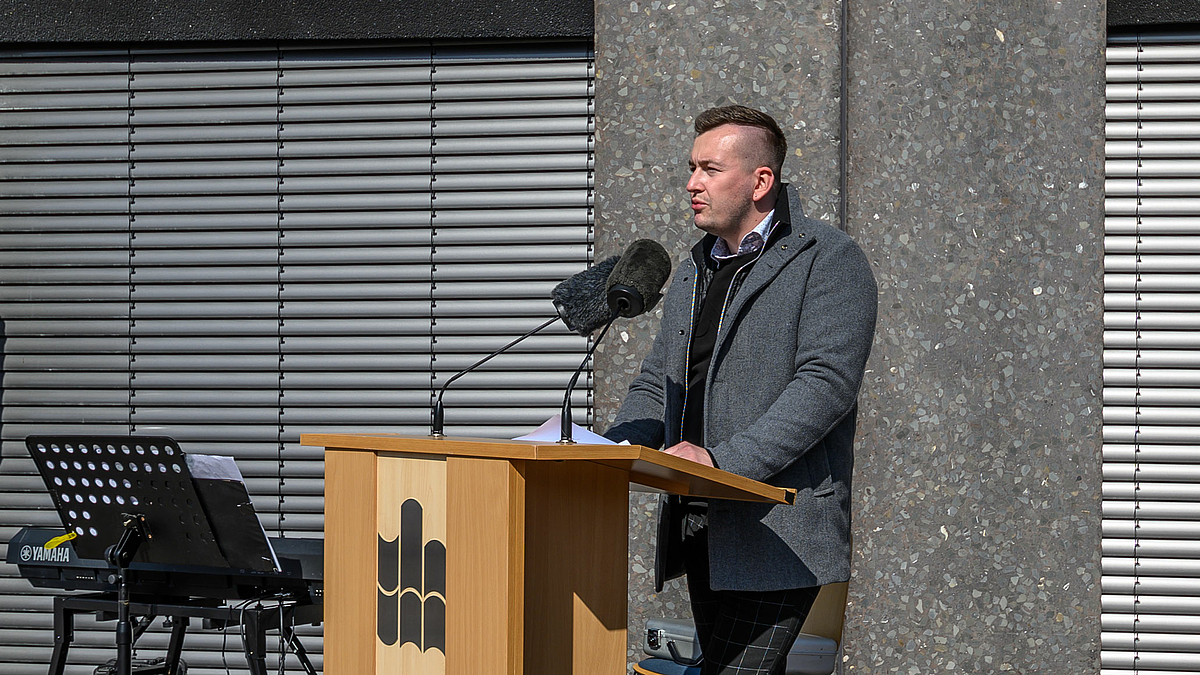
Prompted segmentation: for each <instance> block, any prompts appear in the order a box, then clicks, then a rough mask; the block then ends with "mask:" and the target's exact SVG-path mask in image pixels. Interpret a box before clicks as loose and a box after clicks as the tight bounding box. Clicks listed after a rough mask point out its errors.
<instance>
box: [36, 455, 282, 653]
mask: <svg viewBox="0 0 1200 675" xmlns="http://www.w3.org/2000/svg"><path fill="white" fill-rule="evenodd" d="M25 446H26V448H28V450H29V454H30V456H31V457H32V458H33V460H34V464H35V465H36V466H37V468H38V472H39V473H40V474H41V476H42V480H43V481H44V482H45V484H46V487H47V489H48V490H49V491H50V495H51V497H52V499H53V500H54V507H55V509H57V510H58V514H59V517H60V518H61V519H62V522H63V526H64V527H65V528H66V530H67V535H66V536H67V537H71V538H72V539H71V544H72V545H73V546H74V548H75V551H76V552H77V553H78V554H79V555H80V556H81V557H85V558H96V559H102V560H107V561H108V562H109V563H110V564H112V565H113V566H115V567H116V568H117V571H118V574H117V578H118V584H117V632H116V643H117V670H116V675H130V672H131V668H132V665H131V664H132V651H133V639H134V638H133V630H134V627H133V622H132V620H131V618H130V614H129V606H130V598H129V587H128V572H129V570H128V567H129V564H130V563H131V562H134V561H137V562H144V563H158V564H164V565H189V566H194V565H200V566H209V567H237V568H241V569H250V570H256V571H261V572H268V571H275V570H276V569H277V567H278V562H277V560H276V559H275V556H274V553H273V552H272V550H271V546H270V543H269V542H268V541H267V537H266V533H265V532H264V531H263V530H262V526H261V524H259V522H258V517H257V516H256V515H255V513H254V509H253V507H252V506H251V505H250V497H249V495H248V493H247V492H246V489H245V486H244V485H243V484H241V482H240V480H238V479H239V478H240V476H232V475H229V474H228V473H226V474H224V475H223V474H221V472H220V470H219V469H220V463H219V462H215V463H213V462H210V463H209V464H208V465H201V464H196V463H195V462H192V461H189V458H188V457H187V456H186V455H185V454H184V453H183V451H182V450H180V449H179V445H178V444H177V443H176V442H175V441H174V440H172V439H171V438H168V437H165V436H60V435H44V436H29V437H28V438H26V439H25ZM193 466H196V467H197V468H201V469H202V471H201V472H198V473H200V474H201V475H197V476H194V475H193V471H192V467H193ZM176 657H177V655H176Z"/></svg>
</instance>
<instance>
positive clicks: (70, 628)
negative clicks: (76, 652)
mask: <svg viewBox="0 0 1200 675" xmlns="http://www.w3.org/2000/svg"><path fill="white" fill-rule="evenodd" d="M74 639H75V610H73V609H67V608H66V607H65V606H64V605H63V597H62V596H57V597H55V598H54V653H53V654H52V655H51V656H50V672H49V675H63V670H64V669H65V668H66V666H67V650H68V649H70V648H71V641H72V640H74Z"/></svg>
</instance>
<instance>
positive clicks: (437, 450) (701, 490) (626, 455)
mask: <svg viewBox="0 0 1200 675" xmlns="http://www.w3.org/2000/svg"><path fill="white" fill-rule="evenodd" d="M300 443H301V444H303V445H312V446H321V447H325V448H326V449H328V450H335V449H336V450H361V451H368V452H396V453H406V454H426V455H439V456H445V457H477V458H492V459H510V460H533V461H566V460H580V461H590V462H597V463H600V464H605V465H608V466H613V467H616V468H620V469H623V470H626V471H628V472H629V480H630V482H631V483H634V484H636V485H639V486H642V487H645V488H649V489H651V490H653V491H662V492H670V493H673V494H679V495H686V496H691V497H710V498H716V499H736V500H745V501H757V502H774V503H778V504H788V503H791V502H792V501H793V499H794V498H795V494H796V492H795V490H792V489H789V488H781V487H776V486H774V485H768V484H766V483H761V482H759V481H756V480H752V479H750V478H746V477H745V476H739V475H737V474H733V473H729V472H728V471H722V470H720V469H714V468H713V467H710V466H704V465H703V464H698V463H696V462H692V461H689V460H686V459H682V458H680V457H675V456H674V455H668V454H666V453H664V452H660V451H658V450H652V449H650V448H647V447H644V446H640V445H584V444H560V443H533V442H529V441H510V440H502V439H495V438H465V437H461V436H446V437H443V438H433V437H430V436H406V435H403V434H302V435H301V436H300Z"/></svg>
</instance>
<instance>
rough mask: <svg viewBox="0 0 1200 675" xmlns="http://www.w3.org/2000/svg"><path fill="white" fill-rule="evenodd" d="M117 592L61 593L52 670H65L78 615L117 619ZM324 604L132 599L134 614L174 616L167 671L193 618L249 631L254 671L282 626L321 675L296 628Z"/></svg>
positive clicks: (312, 619)
mask: <svg viewBox="0 0 1200 675" xmlns="http://www.w3.org/2000/svg"><path fill="white" fill-rule="evenodd" d="M117 604H118V603H117V597H116V596H115V595H113V594H112V593H95V594H89V595H74V596H58V597H56V598H54V653H53V655H52V656H51V659H50V670H49V675H63V669H64V668H65V667H66V665H67V651H68V650H69V649H70V647H71V641H72V640H73V639H74V638H75V615H76V614H87V613H93V614H96V618H97V620H98V621H112V620H113V619H116V618H117V610H118V606H117ZM322 609H323V608H322V606H321V605H312V604H305V605H298V604H295V603H294V602H292V603H289V602H288V600H287V599H286V598H284V599H280V600H279V602H278V603H273V604H266V605H264V604H262V602H259V603H258V604H256V605H253V606H250V607H237V606H233V607H227V606H220V605H215V604H211V601H203V600H182V599H181V600H175V601H170V602H153V601H144V600H143V601H131V602H130V603H129V613H130V614H132V615H137V616H142V617H150V618H151V619H153V618H154V617H158V616H166V617H171V620H172V623H173V625H172V627H171V641H170V642H169V643H168V646H167V656H166V663H164V664H163V666H162V669H161V670H160V671H159V672H160V673H162V674H163V675H176V673H177V672H178V668H179V656H180V654H181V653H182V652H183V638H184V634H185V633H186V632H187V627H188V623H189V621H188V619H189V618H198V619H203V620H204V625H205V626H206V627H209V626H211V627H213V628H222V629H226V628H228V627H229V626H241V627H242V630H241V633H242V634H243V635H244V636H245V644H244V647H245V655H246V663H247V665H248V666H249V668H250V673H251V675H267V673H268V671H267V662H266V658H267V653H266V652H267V631H268V630H271V629H276V630H282V631H283V639H284V641H286V642H287V644H288V645H290V646H291V648H292V651H293V652H294V653H295V655H296V658H297V660H299V662H300V665H301V666H302V667H303V668H304V672H306V673H308V675H317V671H316V669H315V668H314V667H313V664H312V661H310V660H309V658H308V652H306V651H305V650H304V646H303V645H302V644H300V639H299V638H297V637H296V633H295V631H294V630H293V627H294V626H295V625H296V624H297V623H299V624H310V623H311V624H315V623H320V622H321V619H322Z"/></svg>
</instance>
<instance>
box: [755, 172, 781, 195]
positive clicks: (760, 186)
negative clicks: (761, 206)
mask: <svg viewBox="0 0 1200 675" xmlns="http://www.w3.org/2000/svg"><path fill="white" fill-rule="evenodd" d="M777 182H778V178H776V176H775V172H774V171H772V170H771V168H770V167H767V166H760V167H758V168H757V169H755V170H754V194H753V198H754V201H756V202H757V201H761V200H763V199H766V198H767V197H768V196H769V195H770V194H771V193H772V192H773V191H774V190H775V185H776V183H777Z"/></svg>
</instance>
